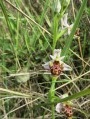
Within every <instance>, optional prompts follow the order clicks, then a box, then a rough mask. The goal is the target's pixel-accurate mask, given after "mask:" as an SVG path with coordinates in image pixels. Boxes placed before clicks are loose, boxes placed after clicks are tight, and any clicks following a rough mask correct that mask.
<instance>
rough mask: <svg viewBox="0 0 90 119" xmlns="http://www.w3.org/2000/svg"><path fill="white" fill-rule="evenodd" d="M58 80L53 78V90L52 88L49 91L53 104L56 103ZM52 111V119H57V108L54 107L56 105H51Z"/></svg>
mask: <svg viewBox="0 0 90 119" xmlns="http://www.w3.org/2000/svg"><path fill="white" fill-rule="evenodd" d="M56 79H57V77H52V84H51V88H50V91H49V99H50V102H51V103H53V102H54V98H55V83H56ZM51 109H52V119H55V107H54V104H52V105H51Z"/></svg>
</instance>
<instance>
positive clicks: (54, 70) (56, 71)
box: [50, 61, 63, 76]
mask: <svg viewBox="0 0 90 119" xmlns="http://www.w3.org/2000/svg"><path fill="white" fill-rule="evenodd" d="M50 71H51V74H52V75H56V76H58V75H60V74H61V72H62V71H63V66H62V64H60V62H59V61H54V62H53V63H52V64H51V65H50Z"/></svg>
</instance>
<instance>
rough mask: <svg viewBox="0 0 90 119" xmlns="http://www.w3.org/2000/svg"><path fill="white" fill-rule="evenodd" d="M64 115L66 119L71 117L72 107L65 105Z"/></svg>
mask: <svg viewBox="0 0 90 119" xmlns="http://www.w3.org/2000/svg"><path fill="white" fill-rule="evenodd" d="M64 113H65V114H66V116H67V117H72V115H73V111H72V107H71V106H69V105H65V106H64Z"/></svg>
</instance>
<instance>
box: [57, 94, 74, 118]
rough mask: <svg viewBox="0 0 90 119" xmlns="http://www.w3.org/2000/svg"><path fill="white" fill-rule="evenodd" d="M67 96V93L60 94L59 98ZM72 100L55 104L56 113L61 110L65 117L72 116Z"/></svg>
mask: <svg viewBox="0 0 90 119" xmlns="http://www.w3.org/2000/svg"><path fill="white" fill-rule="evenodd" d="M66 97H68V94H64V95H62V96H61V97H60V98H61V99H63V98H66ZM72 105H73V104H72V102H71V101H67V102H63V103H58V104H57V105H56V111H57V112H58V113H61V112H63V113H64V114H66V116H67V117H72V115H73V108H72Z"/></svg>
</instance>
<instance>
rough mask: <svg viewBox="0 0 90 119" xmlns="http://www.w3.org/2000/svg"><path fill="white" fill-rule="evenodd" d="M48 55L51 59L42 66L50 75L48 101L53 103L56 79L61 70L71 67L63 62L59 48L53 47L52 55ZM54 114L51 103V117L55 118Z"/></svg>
mask: <svg viewBox="0 0 90 119" xmlns="http://www.w3.org/2000/svg"><path fill="white" fill-rule="evenodd" d="M50 57H51V60H50V61H49V62H47V63H45V64H43V65H42V66H43V67H44V68H45V69H46V70H48V71H49V72H50V73H51V75H52V84H51V88H50V90H49V101H50V102H51V103H53V102H54V99H55V83H56V79H57V78H58V77H59V76H60V75H61V74H62V73H63V71H71V70H72V68H71V67H70V66H69V65H67V64H66V63H64V61H63V60H64V57H65V56H61V49H55V50H54V53H53V55H50ZM54 116H55V115H54V105H52V119H55V117H54Z"/></svg>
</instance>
